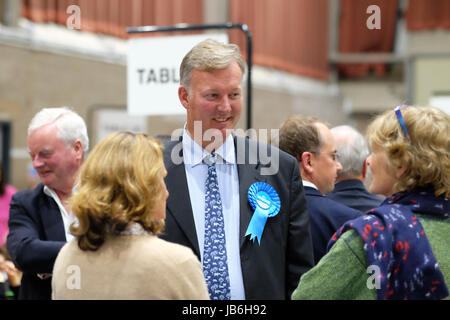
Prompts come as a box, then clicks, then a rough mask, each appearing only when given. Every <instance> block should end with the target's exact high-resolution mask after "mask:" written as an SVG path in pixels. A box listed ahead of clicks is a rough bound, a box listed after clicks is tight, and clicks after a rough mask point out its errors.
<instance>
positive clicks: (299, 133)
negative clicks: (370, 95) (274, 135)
mask: <svg viewBox="0 0 450 320" xmlns="http://www.w3.org/2000/svg"><path fill="white" fill-rule="evenodd" d="M279 146H280V149H281V150H284V151H286V152H288V153H289V154H291V155H293V156H295V157H296V158H297V161H298V163H299V166H300V172H301V175H302V177H303V186H304V188H305V193H306V202H307V204H308V211H309V214H310V219H311V234H312V239H313V247H314V261H315V263H318V262H319V260H320V259H321V258H322V257H323V256H324V255H325V254H326V248H327V244H328V241H329V240H330V239H331V237H332V236H333V234H334V233H335V232H336V231H337V230H338V229H339V228H340V227H341V226H342V225H343V224H344V223H345V222H347V221H348V220H352V219H355V218H357V217H359V216H360V215H361V214H362V212H359V211H357V210H354V209H352V208H349V207H347V206H344V205H341V204H339V203H337V202H335V201H333V200H331V199H328V198H326V197H324V196H323V195H324V194H326V193H327V192H329V191H331V190H333V188H334V182H335V180H336V177H337V172H338V171H339V170H341V169H342V166H341V164H340V163H339V161H338V159H337V151H336V144H335V142H334V138H333V135H332V134H331V132H330V129H328V127H327V125H326V124H325V123H323V122H321V121H319V120H318V119H316V118H313V117H302V116H292V117H291V118H289V119H288V120H287V121H286V122H285V123H284V124H283V125H282V127H281V129H280V135H279Z"/></svg>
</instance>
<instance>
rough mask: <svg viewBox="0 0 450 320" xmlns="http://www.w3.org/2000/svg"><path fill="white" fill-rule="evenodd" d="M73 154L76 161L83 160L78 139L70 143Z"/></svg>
mask: <svg viewBox="0 0 450 320" xmlns="http://www.w3.org/2000/svg"><path fill="white" fill-rule="evenodd" d="M72 148H73V152H74V153H75V154H76V157H77V159H83V144H82V143H81V141H80V140H79V139H77V140H75V141H74V142H73V143H72Z"/></svg>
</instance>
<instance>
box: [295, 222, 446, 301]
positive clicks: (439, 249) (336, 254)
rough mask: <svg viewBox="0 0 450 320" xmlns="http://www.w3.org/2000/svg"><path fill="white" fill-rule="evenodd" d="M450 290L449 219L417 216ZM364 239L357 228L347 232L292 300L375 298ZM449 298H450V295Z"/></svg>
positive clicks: (306, 278) (308, 273)
mask: <svg viewBox="0 0 450 320" xmlns="http://www.w3.org/2000/svg"><path fill="white" fill-rule="evenodd" d="M416 216H417V217H418V218H419V221H420V222H421V224H422V226H423V228H424V230H425V234H426V235H427V238H428V241H429V242H430V245H431V248H432V250H433V253H434V255H435V257H436V259H437V260H438V263H439V266H440V268H441V271H442V274H443V275H444V279H445V283H446V284H447V288H449V289H450V287H449V286H450V219H449V218H447V219H442V218H437V217H432V216H429V215H420V214H417V215H416ZM367 267H368V263H367V258H366V253H365V251H364V248H363V241H362V239H361V238H360V237H359V235H358V233H357V232H356V231H355V230H349V231H347V232H345V233H344V234H343V235H342V236H341V237H340V238H339V240H338V241H337V242H336V243H335V244H334V246H333V247H332V248H331V249H330V251H329V252H328V253H327V254H326V255H325V256H324V257H323V258H322V259H321V260H320V261H319V263H318V264H317V265H316V266H315V267H314V268H312V269H311V270H309V272H307V273H305V274H304V275H303V276H302V278H301V280H300V283H299V285H298V287H297V289H296V290H295V291H294V292H293V294H292V299H293V300H307V299H313V300H355V299H356V300H368V299H369V300H372V299H374V300H376V299H377V293H376V289H375V288H373V289H369V287H373V284H374V281H372V279H373V276H372V272H367ZM446 299H450V297H447V298H446Z"/></svg>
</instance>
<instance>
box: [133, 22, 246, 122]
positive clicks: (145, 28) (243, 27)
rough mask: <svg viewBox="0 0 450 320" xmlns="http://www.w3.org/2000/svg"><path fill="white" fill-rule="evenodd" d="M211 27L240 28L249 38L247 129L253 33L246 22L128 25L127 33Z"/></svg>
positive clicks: (208, 28) (193, 29)
mask: <svg viewBox="0 0 450 320" xmlns="http://www.w3.org/2000/svg"><path fill="white" fill-rule="evenodd" d="M211 29H239V30H241V31H242V32H244V33H245V36H246V39H247V69H248V71H247V72H248V73H247V129H250V128H251V127H252V35H251V32H250V29H249V28H248V26H247V25H246V24H241V23H231V22H226V23H223V24H185V23H182V24H177V25H174V26H141V27H128V28H127V33H129V34H133V33H147V32H175V31H199V30H211Z"/></svg>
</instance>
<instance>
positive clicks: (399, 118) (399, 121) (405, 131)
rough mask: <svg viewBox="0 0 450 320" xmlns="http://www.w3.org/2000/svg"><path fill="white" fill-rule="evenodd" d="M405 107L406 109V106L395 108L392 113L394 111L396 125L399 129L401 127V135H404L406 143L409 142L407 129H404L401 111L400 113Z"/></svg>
mask: <svg viewBox="0 0 450 320" xmlns="http://www.w3.org/2000/svg"><path fill="white" fill-rule="evenodd" d="M406 107H408V106H407V105H406V104H402V105H401V106H398V107H396V108H395V109H394V111H395V115H396V116H397V120H398V123H400V127H402V130H403V133H404V134H405V136H406V138H407V139H408V141H409V142H411V138H410V136H409V132H408V128H406V123H405V119H403V116H402V111H401V109H405V108H406Z"/></svg>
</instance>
